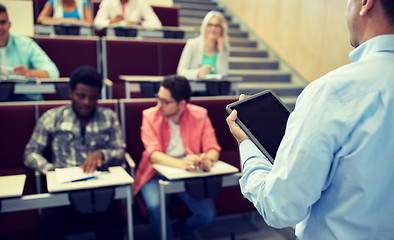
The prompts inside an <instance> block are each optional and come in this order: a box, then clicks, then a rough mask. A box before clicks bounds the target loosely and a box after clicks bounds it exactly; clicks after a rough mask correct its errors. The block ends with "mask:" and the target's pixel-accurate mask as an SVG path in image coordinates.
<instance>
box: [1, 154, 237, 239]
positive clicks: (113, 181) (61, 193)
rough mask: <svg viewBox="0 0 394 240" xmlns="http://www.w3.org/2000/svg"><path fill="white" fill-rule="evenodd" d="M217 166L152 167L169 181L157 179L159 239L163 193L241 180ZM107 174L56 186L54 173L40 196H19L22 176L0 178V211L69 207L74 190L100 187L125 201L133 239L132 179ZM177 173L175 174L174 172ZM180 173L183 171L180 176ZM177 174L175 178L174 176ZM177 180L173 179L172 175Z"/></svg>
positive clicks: (116, 170) (119, 171)
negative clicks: (216, 180)
mask: <svg viewBox="0 0 394 240" xmlns="http://www.w3.org/2000/svg"><path fill="white" fill-rule="evenodd" d="M216 164H218V165H217V167H216V168H215V166H213V168H212V171H210V172H187V171H184V170H179V169H175V172H174V170H173V169H172V168H168V167H163V166H160V165H154V167H155V169H156V170H158V171H159V172H160V173H162V174H163V175H164V176H166V177H167V178H168V179H172V180H160V181H159V185H160V216H161V239H163V240H165V239H166V227H165V226H166V210H165V206H166V204H165V194H169V193H177V192H184V191H186V189H185V181H187V179H190V178H195V177H209V176H214V175H222V181H221V186H222V187H228V186H235V185H237V184H238V180H239V178H240V177H241V173H240V172H239V171H238V169H237V168H235V167H233V166H231V165H229V164H226V163H224V162H221V161H219V162H218V163H216ZM109 171H110V173H109V174H104V175H99V177H98V178H97V179H95V180H89V181H81V182H72V183H59V182H58V181H57V177H56V174H55V172H54V171H53V172H49V173H48V174H47V184H48V192H49V193H40V194H33V195H26V196H22V192H23V186H24V182H25V178H26V177H25V176H24V175H15V176H4V177H0V212H4V213H5V212H14V211H24V210H32V209H40V208H48V207H58V206H67V205H71V204H72V202H75V201H71V200H70V199H71V198H73V197H74V194H75V191H76V190H78V192H79V193H80V192H81V190H83V191H85V192H87V193H89V194H87V195H86V196H91V194H90V192H91V191H98V190H99V189H100V188H102V187H111V188H113V189H114V190H115V194H114V199H126V205H127V206H126V210H127V230H128V232H127V236H128V239H130V240H131V239H133V218H132V204H133V195H132V188H133V187H132V186H133V183H134V180H133V178H132V177H131V176H130V175H129V174H128V173H127V172H126V171H125V170H124V169H123V168H122V167H111V168H109ZM176 171H178V172H176ZM179 171H183V173H182V174H181V175H179ZM176 174H178V175H176ZM175 175H176V177H172V176H175Z"/></svg>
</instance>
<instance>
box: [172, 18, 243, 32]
mask: <svg viewBox="0 0 394 240" xmlns="http://www.w3.org/2000/svg"><path fill="white" fill-rule="evenodd" d="M201 22H202V19H200V18H189V17H182V16H179V23H180V25H181V26H194V27H199V26H201ZM227 24H228V27H229V28H235V29H238V28H239V24H238V23H233V22H228V23H227Z"/></svg>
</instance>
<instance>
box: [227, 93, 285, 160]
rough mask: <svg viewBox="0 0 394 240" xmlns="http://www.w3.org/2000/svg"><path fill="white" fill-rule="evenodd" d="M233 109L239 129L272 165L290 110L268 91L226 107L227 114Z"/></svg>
mask: <svg viewBox="0 0 394 240" xmlns="http://www.w3.org/2000/svg"><path fill="white" fill-rule="evenodd" d="M233 109H236V110H237V112H238V115H237V117H238V118H237V122H238V124H239V125H240V127H241V128H242V129H243V130H244V131H245V132H246V134H247V135H248V136H249V137H250V139H251V140H252V141H253V142H254V143H255V145H256V146H257V147H258V148H259V149H260V151H261V152H262V153H263V154H264V155H266V157H267V158H268V159H269V160H270V161H271V162H272V163H273V161H274V159H275V157H276V152H277V150H278V148H279V145H280V142H281V141H282V138H283V136H284V134H285V130H286V123H287V119H288V117H289V115H290V110H289V109H288V108H287V107H286V106H285V105H284V104H283V103H282V101H281V100H280V99H279V98H278V97H277V96H276V95H275V94H274V93H273V92H272V91H269V90H267V91H264V92H261V93H257V94H255V95H253V96H250V97H248V98H246V99H244V100H242V101H238V102H234V103H232V104H229V105H228V106H227V111H228V112H229V113H230V112H231V111H232V110H233Z"/></svg>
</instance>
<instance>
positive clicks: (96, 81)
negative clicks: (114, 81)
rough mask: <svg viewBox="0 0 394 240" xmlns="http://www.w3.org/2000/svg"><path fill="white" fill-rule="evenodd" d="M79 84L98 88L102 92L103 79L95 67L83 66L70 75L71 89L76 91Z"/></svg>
mask: <svg viewBox="0 0 394 240" xmlns="http://www.w3.org/2000/svg"><path fill="white" fill-rule="evenodd" d="M78 83H82V84H85V85H87V86H90V87H97V88H98V89H99V90H100V91H101V88H102V87H103V77H102V75H101V74H100V73H99V72H97V70H96V69H95V68H94V67H91V66H81V67H78V68H76V69H75V70H74V71H73V72H72V73H71V75H70V89H71V90H75V88H76V86H77V84H78Z"/></svg>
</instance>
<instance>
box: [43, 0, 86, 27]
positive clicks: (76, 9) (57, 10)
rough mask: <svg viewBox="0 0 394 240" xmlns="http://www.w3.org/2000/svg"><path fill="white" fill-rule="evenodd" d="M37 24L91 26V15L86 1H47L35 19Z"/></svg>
mask: <svg viewBox="0 0 394 240" xmlns="http://www.w3.org/2000/svg"><path fill="white" fill-rule="evenodd" d="M37 22H38V23H43V22H52V23H67V22H68V23H87V24H88V25H92V24H93V14H92V9H91V8H90V4H89V2H88V1H87V0H48V2H47V3H46V4H45V6H44V8H43V9H42V11H41V13H40V15H38V18H37Z"/></svg>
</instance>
